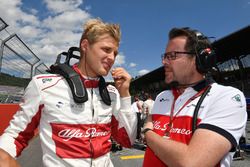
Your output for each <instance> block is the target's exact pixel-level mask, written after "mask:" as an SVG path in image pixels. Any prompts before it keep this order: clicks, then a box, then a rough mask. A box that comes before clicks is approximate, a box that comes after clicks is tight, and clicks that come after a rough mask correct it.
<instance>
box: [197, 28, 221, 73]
mask: <svg viewBox="0 0 250 167" xmlns="http://www.w3.org/2000/svg"><path fill="white" fill-rule="evenodd" d="M194 32H195V34H196V45H197V46H196V48H195V50H196V62H195V63H196V68H197V71H198V72H200V73H207V72H208V71H209V70H211V69H212V67H213V66H214V65H215V64H216V54H215V51H214V50H213V49H212V48H211V47H210V46H206V44H205V43H204V42H203V41H204V40H208V37H206V36H204V35H203V34H202V33H201V32H199V31H194Z"/></svg>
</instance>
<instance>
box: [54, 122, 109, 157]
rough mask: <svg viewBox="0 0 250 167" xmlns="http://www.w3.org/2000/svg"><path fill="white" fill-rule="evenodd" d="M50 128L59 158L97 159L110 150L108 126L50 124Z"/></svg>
mask: <svg viewBox="0 0 250 167" xmlns="http://www.w3.org/2000/svg"><path fill="white" fill-rule="evenodd" d="M51 128H52V139H53V140H54V142H55V147H56V154H57V155H58V156H59V157H61V158H90V157H99V156H101V155H103V154H105V153H107V152H108V151H109V149H110V145H111V143H110V141H109V139H110V135H111V131H110V124H97V125H95V124H59V123H51ZM91 148H92V149H91Z"/></svg>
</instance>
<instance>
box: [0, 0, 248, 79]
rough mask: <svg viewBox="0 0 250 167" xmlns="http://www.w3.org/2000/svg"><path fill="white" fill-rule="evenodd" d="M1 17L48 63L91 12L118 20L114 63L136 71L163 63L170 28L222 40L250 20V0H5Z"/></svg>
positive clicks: (73, 39)
mask: <svg viewBox="0 0 250 167" xmlns="http://www.w3.org/2000/svg"><path fill="white" fill-rule="evenodd" d="M0 17H1V18H2V19H3V20H4V21H5V22H6V23H7V24H8V25H9V26H8V27H7V28H8V31H9V32H14V33H16V34H17V35H18V36H19V37H20V38H21V39H22V40H23V41H24V42H25V43H26V44H27V46H29V47H30V49H31V50H32V51H33V52H34V53H35V54H36V55H37V56H38V57H39V58H40V59H41V61H43V62H44V63H45V64H46V65H47V66H48V67H49V66H50V65H51V64H53V63H54V62H55V60H56V56H57V55H58V54H59V53H61V52H62V51H67V50H68V48H69V47H71V46H78V45H79V40H80V37H81V34H82V30H83V29H82V28H83V24H84V23H85V22H86V21H87V20H88V19H91V18H97V17H99V18H101V19H102V20H103V21H105V22H111V23H118V24H120V26H121V31H122V37H121V43H120V48H119V55H118V56H117V58H116V62H115V66H121V67H124V68H125V69H126V70H127V71H128V72H129V73H130V74H131V76H132V77H135V76H141V75H143V74H145V73H147V72H150V71H152V70H155V69H157V68H159V67H160V66H161V59H160V57H161V56H160V55H161V54H162V53H164V51H165V47H166V44H167V41H168V32H169V31H170V30H171V29H172V28H173V27H191V28H193V29H197V30H199V31H201V32H202V33H203V34H204V35H206V36H208V37H215V38H214V40H218V39H220V38H222V37H225V36H227V35H229V34H230V33H233V32H235V31H237V30H239V29H241V28H243V27H246V26H249V23H250V0H0Z"/></svg>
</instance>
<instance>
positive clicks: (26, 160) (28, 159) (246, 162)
mask: <svg viewBox="0 0 250 167" xmlns="http://www.w3.org/2000/svg"><path fill="white" fill-rule="evenodd" d="M246 132H247V133H246V139H247V143H248V144H249V143H250V121H248V123H247V128H246ZM143 157H144V151H143V149H142V148H141V145H139V144H135V145H134V148H132V149H123V150H121V151H116V152H112V153H111V159H112V162H113V164H114V166H115V167H141V166H142V162H143ZM243 158H244V159H243V160H237V161H233V163H232V166H231V167H249V166H250V150H249V152H244V153H243ZM17 161H18V162H19V163H20V165H21V167H42V152H41V147H40V140H39V137H36V138H34V139H32V141H31V142H30V144H29V146H28V147H27V148H26V149H25V150H24V151H23V153H22V155H21V156H20V157H19V158H18V159H17Z"/></svg>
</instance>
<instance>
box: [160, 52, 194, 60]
mask: <svg viewBox="0 0 250 167" xmlns="http://www.w3.org/2000/svg"><path fill="white" fill-rule="evenodd" d="M177 54H189V55H192V54H195V53H192V52H178V51H172V52H167V53H163V54H162V55H161V60H162V61H163V60H166V59H167V60H175V59H176V57H177Z"/></svg>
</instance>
